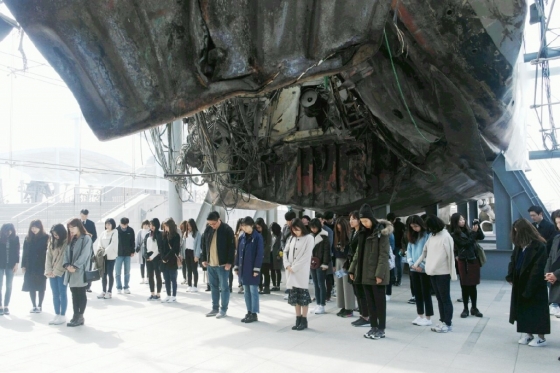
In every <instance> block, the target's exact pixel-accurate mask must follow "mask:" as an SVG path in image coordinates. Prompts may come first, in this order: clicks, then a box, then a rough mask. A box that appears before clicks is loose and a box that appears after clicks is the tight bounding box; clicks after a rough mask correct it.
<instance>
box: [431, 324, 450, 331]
mask: <svg viewBox="0 0 560 373" xmlns="http://www.w3.org/2000/svg"><path fill="white" fill-rule="evenodd" d="M452 330H453V328H452V327H451V326H447V325H446V324H438V325H437V326H436V327H434V328H432V331H433V332H436V333H447V332H450V331H452Z"/></svg>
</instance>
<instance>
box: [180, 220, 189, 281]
mask: <svg viewBox="0 0 560 373" xmlns="http://www.w3.org/2000/svg"><path fill="white" fill-rule="evenodd" d="M179 231H180V235H181V260H182V263H183V266H182V267H181V270H182V271H181V272H182V273H183V281H181V285H185V284H186V283H187V260H186V259H185V255H187V253H186V246H185V245H186V244H187V242H186V241H187V240H186V238H187V221H186V220H183V221H182V222H181V224H179ZM188 287H189V288H190V285H188ZM188 291H189V290H188V288H187V292H188Z"/></svg>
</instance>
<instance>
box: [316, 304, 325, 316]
mask: <svg viewBox="0 0 560 373" xmlns="http://www.w3.org/2000/svg"><path fill="white" fill-rule="evenodd" d="M314 312H315V315H322V314H324V313H326V312H325V306H317V308H315V311H314Z"/></svg>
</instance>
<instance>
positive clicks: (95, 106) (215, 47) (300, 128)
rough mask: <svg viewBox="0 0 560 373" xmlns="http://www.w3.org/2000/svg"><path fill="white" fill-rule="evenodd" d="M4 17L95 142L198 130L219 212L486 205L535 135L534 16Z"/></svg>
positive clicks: (75, 9)
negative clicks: (531, 79) (174, 123)
mask: <svg viewBox="0 0 560 373" xmlns="http://www.w3.org/2000/svg"><path fill="white" fill-rule="evenodd" d="M5 3H6V4H7V5H8V7H9V9H10V10H11V12H12V13H13V14H14V16H15V17H16V19H17V21H18V22H19V23H20V24H21V25H22V26H23V28H24V30H25V31H26V32H27V33H28V34H29V36H30V38H31V39H32V40H33V42H34V43H35V45H36V46H37V47H38V48H39V50H40V51H41V52H42V53H43V54H44V55H45V57H46V58H47V59H48V60H49V62H50V63H51V65H52V66H53V67H54V68H55V69H56V70H57V71H58V72H59V74H60V76H61V77H62V78H63V79H64V80H65V82H66V83H67V85H68V86H69V87H70V89H71V90H72V92H73V93H74V95H75V97H76V99H77V100H78V102H79V104H80V107H81V109H82V112H83V114H84V117H85V119H86V120H87V122H88V124H89V125H90V127H91V128H92V129H93V131H94V132H95V134H96V135H97V136H98V137H99V138H100V139H111V138H114V137H118V136H124V135H127V134H130V133H133V132H137V131H141V130H145V129H147V128H150V127H153V126H156V125H159V124H162V123H165V122H169V121H171V120H174V119H177V118H185V117H189V118H188V122H189V128H190V133H189V137H188V138H187V139H186V141H185V149H184V152H183V156H184V161H185V162H186V164H188V165H189V166H190V167H192V168H193V169H198V170H199V171H201V172H212V173H214V172H218V174H214V175H213V176H211V177H208V178H207V181H208V182H209V183H210V184H211V185H212V187H213V188H215V189H216V190H217V191H218V195H220V194H222V195H223V194H224V193H228V194H231V193H234V194H235V193H249V194H251V195H254V196H256V197H258V198H260V199H263V200H268V201H273V202H276V203H279V204H286V205H292V206H298V207H305V208H310V209H315V210H325V209H332V210H335V211H340V212H347V211H348V210H349V209H352V208H355V207H358V206H359V205H360V204H361V203H363V202H369V203H372V204H374V205H379V204H385V203H390V204H391V208H392V210H394V211H397V212H401V213H403V214H404V213H412V212H417V211H420V210H421V209H422V208H423V207H424V206H427V205H431V204H434V203H440V204H446V203H450V202H460V201H463V200H466V199H470V198H473V197H476V196H481V195H484V194H488V193H490V192H491V190H492V172H491V168H490V164H491V162H492V161H493V160H494V159H495V157H496V155H497V154H498V153H499V152H501V151H504V150H506V149H508V146H509V144H510V139H511V136H512V131H513V130H514V128H515V126H517V125H523V123H516V122H515V118H514V117H513V114H512V113H513V110H514V105H515V96H514V86H515V78H516V77H515V64H516V61H517V57H518V54H519V50H520V47H521V44H522V35H523V28H524V21H525V14H526V3H525V1H524V0H505V1H500V2H495V1H492V0H466V1H464V0H447V1H436V0H427V1H412V0H393V1H392V2H389V1H371V0H364V1H362V0H355V1H352V2H348V1H341V0H328V1H320V2H317V1H287V0H286V1H283V0H278V1H266V2H265V1H249V0H247V1H237V0H235V1H234V0H225V1H209V0H206V1H205V0H200V1H175V0H174V1H170V0H166V1H143V2H137V1H127V2H117V1H105V2H90V1H86V0H75V1H63V0H57V1H54V0H52V1H39V0H18V1H16V0H6V1H5ZM228 171H230V172H229V173H228ZM219 172H221V174H220V173H219ZM222 199H224V198H222ZM233 200H235V198H233Z"/></svg>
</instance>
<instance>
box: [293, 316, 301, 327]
mask: <svg viewBox="0 0 560 373" xmlns="http://www.w3.org/2000/svg"><path fill="white" fill-rule="evenodd" d="M301 319H302V317H301V316H296V325H294V326H292V330H297V328H298V327H299V324H301Z"/></svg>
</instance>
